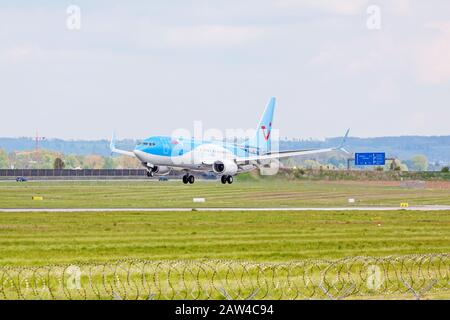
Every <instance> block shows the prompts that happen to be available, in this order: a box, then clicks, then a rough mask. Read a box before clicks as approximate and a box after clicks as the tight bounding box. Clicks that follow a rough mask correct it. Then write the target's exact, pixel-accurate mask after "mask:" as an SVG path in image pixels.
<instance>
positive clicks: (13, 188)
mask: <svg viewBox="0 0 450 320" xmlns="http://www.w3.org/2000/svg"><path fill="white" fill-rule="evenodd" d="M32 196H43V197H44V200H43V201H33V200H31V197H32ZM193 197H205V198H206V203H205V204H200V206H208V207H302V206H305V207H310V206H311V207H314V206H324V207H327V206H348V203H347V200H348V198H349V197H352V198H355V199H356V200H357V204H356V205H361V206H377V205H384V206H389V205H391V206H398V205H399V204H400V203H401V202H408V203H409V204H410V205H422V204H447V205H448V204H450V197H449V190H448V189H444V188H443V189H405V188H400V187H395V186H383V185H381V184H373V183H372V184H368V185H367V184H364V183H361V182H350V183H348V182H347V183H340V182H318V181H315V182H301V181H296V182H286V181H280V180H270V179H269V180H268V181H256V182H255V181H253V182H252V181H241V182H238V183H236V184H234V185H231V186H230V185H226V186H223V185H221V184H219V183H216V182H202V183H198V184H195V185H193V186H186V185H183V184H180V183H179V182H166V183H164V182H163V183H158V182H149V181H135V182H123V181H122V182H120V181H117V182H31V183H6V182H2V183H0V208H95V207H97V208H103V207H104V208H120V207H123V208H126V207H135V208H139V207H156V208H157V207H193V206H194V204H193V203H192V198H193ZM195 206H196V207H198V206H199V204H195ZM442 252H450V211H429V212H427V211H382V212H381V211H347V212H340V211H304V212H295V211H278V212H276V211H260V212H255V211H240V212H220V211H208V212H203V211H195V210H193V211H186V212H170V211H168V212H167V211H165V212H163V211H156V212H119V211H117V212H96V213H93V212H92V213H87V212H76V213H67V212H66V213H64V212H37V213H27V212H18V213H0V266H6V267H12V266H38V265H42V266H45V265H46V266H48V265H55V264H57V265H63V264H76V263H83V262H84V263H95V262H106V261H116V260H121V259H127V258H139V259H146V260H198V259H227V260H242V261H253V262H290V261H296V260H304V259H316V258H320V259H323V258H327V259H338V258H342V257H351V256H362V255H365V256H367V255H368V256H380V257H384V256H389V255H407V254H421V253H423V254H425V253H442ZM402 297H403V296H402ZM405 297H406V296H405ZM407 297H408V298H410V297H409V296H407ZM438 297H440V296H438ZM442 297H447V294H446V293H445V294H444V295H443V296H442Z"/></svg>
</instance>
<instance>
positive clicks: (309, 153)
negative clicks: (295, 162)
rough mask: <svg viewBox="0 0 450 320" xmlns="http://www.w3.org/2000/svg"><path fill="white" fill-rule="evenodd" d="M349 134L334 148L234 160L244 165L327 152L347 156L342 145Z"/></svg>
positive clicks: (283, 152) (270, 153) (293, 151)
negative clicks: (251, 162) (335, 152)
mask: <svg viewBox="0 0 450 320" xmlns="http://www.w3.org/2000/svg"><path fill="white" fill-rule="evenodd" d="M349 132H350V129H349V130H347V133H346V134H345V136H344V139H343V140H342V142H341V144H340V145H339V146H338V147H335V148H325V149H311V150H291V151H279V152H269V153H266V154H263V155H258V156H250V157H245V158H236V162H237V163H244V162H250V161H260V160H270V159H280V158H287V157H295V156H304V155H311V154H321V153H327V152H332V151H342V152H345V153H347V154H348V153H349V152H348V151H347V150H345V149H344V144H345V142H346V140H347V137H348V134H349Z"/></svg>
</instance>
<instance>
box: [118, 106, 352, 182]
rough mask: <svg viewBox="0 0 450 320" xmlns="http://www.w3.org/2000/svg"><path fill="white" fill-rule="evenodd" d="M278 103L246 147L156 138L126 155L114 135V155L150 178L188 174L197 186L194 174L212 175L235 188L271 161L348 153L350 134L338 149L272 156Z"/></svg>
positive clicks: (187, 179) (185, 179)
mask: <svg viewBox="0 0 450 320" xmlns="http://www.w3.org/2000/svg"><path fill="white" fill-rule="evenodd" d="M275 103H276V100H275V98H271V99H270V101H269V104H268V105H267V107H266V109H265V111H264V114H263V116H262V118H261V120H260V122H259V124H258V127H257V128H256V134H255V136H254V137H253V138H251V139H248V140H246V141H245V142H243V143H242V144H236V143H227V142H223V141H220V142H217V141H198V140H194V139H186V138H173V137H170V136H153V137H150V138H147V139H145V140H144V141H143V142H141V143H139V144H138V145H137V146H136V148H135V149H134V150H133V151H125V150H119V149H117V148H116V146H115V136H114V135H113V137H112V140H111V145H110V148H111V152H113V153H118V154H122V155H127V156H130V157H135V158H137V159H138V160H139V161H140V162H141V163H142V165H143V166H144V167H145V168H146V169H147V176H148V177H153V176H154V175H167V174H169V173H171V172H184V175H183V182H184V183H185V184H188V183H189V184H193V183H194V182H195V177H194V176H193V173H196V172H212V173H213V174H215V175H217V176H220V177H221V181H222V183H223V184H226V183H228V184H231V183H233V180H234V179H233V177H234V176H235V175H237V174H240V173H243V172H248V171H252V170H255V169H258V168H261V167H262V166H263V165H264V163H265V162H267V161H274V160H275V161H276V160H278V159H280V158H286V157H293V156H305V155H313V154H320V153H327V152H334V151H342V152H345V153H347V151H346V150H345V149H344V148H343V147H344V143H345V141H346V139H347V136H348V133H349V130H348V131H347V133H346V134H345V137H344V139H343V141H342V143H341V144H340V145H339V146H338V147H336V148H326V149H310V150H292V151H280V152H272V150H271V149H272V148H271V145H272V142H271V141H272V135H271V133H272V125H273V114H274V111H275Z"/></svg>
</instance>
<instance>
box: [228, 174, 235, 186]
mask: <svg viewBox="0 0 450 320" xmlns="http://www.w3.org/2000/svg"><path fill="white" fill-rule="evenodd" d="M233 181H234V178H233V176H228V178H227V182H228V184H232V183H233Z"/></svg>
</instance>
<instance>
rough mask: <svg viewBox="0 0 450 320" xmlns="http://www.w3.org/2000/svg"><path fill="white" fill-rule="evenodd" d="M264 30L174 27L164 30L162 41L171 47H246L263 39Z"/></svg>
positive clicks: (226, 27)
mask: <svg viewBox="0 0 450 320" xmlns="http://www.w3.org/2000/svg"><path fill="white" fill-rule="evenodd" d="M263 36H264V30H263V29H262V28H258V27H242V26H225V25H203V26H185V27H172V28H165V29H163V30H162V39H163V41H164V43H165V44H167V45H168V46H169V47H181V48H199V47H203V48H212V47H213V48H217V47H219V48H223V47H233V46H236V45H244V44H248V43H249V42H253V41H255V40H258V39H261V38H262V37H263Z"/></svg>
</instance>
